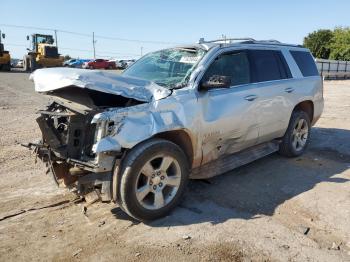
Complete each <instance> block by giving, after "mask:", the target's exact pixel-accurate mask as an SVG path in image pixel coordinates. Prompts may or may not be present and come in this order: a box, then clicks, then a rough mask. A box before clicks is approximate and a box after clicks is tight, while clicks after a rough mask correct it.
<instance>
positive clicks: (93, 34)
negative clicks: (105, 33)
mask: <svg viewBox="0 0 350 262" xmlns="http://www.w3.org/2000/svg"><path fill="white" fill-rule="evenodd" d="M95 44H96V41H95V32H92V47H93V48H94V59H96V49H95Z"/></svg>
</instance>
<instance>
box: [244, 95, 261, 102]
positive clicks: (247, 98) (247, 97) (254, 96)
mask: <svg viewBox="0 0 350 262" xmlns="http://www.w3.org/2000/svg"><path fill="white" fill-rule="evenodd" d="M257 98H258V96H256V95H249V96H246V97H245V98H244V99H245V100H248V101H254V100H255V99H257Z"/></svg>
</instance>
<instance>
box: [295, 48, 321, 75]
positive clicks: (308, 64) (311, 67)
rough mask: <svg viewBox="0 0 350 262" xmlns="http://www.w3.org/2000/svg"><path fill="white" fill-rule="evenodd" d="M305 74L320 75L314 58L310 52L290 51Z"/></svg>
mask: <svg viewBox="0 0 350 262" xmlns="http://www.w3.org/2000/svg"><path fill="white" fill-rule="evenodd" d="M290 53H291V55H292V56H293V58H294V60H295V62H296V63H297V65H298V67H299V69H300V71H301V73H302V74H303V76H318V75H319V73H318V70H317V67H316V64H315V61H314V59H313V58H312V56H311V54H310V53H309V52H304V51H290Z"/></svg>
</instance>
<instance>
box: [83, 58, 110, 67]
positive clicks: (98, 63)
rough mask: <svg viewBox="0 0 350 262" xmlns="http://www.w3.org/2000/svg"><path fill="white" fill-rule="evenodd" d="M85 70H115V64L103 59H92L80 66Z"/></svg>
mask: <svg viewBox="0 0 350 262" xmlns="http://www.w3.org/2000/svg"><path fill="white" fill-rule="evenodd" d="M82 67H83V68H86V69H116V68H117V67H116V63H115V62H114V61H108V60H105V59H94V60H91V61H89V62H85V63H84V64H83V66H82Z"/></svg>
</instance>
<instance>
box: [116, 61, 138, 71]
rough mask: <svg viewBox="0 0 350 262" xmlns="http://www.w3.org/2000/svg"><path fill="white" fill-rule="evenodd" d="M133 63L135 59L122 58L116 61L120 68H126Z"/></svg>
mask: <svg viewBox="0 0 350 262" xmlns="http://www.w3.org/2000/svg"><path fill="white" fill-rule="evenodd" d="M133 63H135V59H123V60H119V63H118V68H120V69H126V68H128V67H129V66H131V65H132V64H133Z"/></svg>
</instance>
